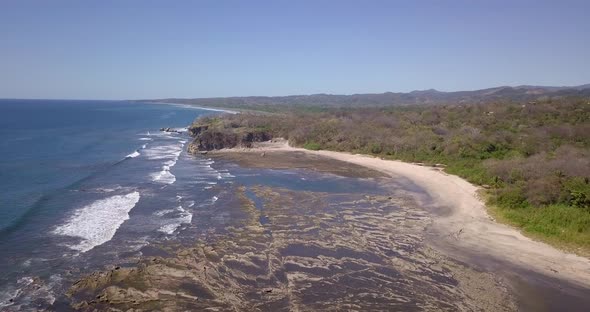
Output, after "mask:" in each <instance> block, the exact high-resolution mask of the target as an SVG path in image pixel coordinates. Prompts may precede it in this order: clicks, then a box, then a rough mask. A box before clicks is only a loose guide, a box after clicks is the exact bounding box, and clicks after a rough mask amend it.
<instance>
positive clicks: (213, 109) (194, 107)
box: [136, 101, 240, 114]
mask: <svg viewBox="0 0 590 312" xmlns="http://www.w3.org/2000/svg"><path fill="white" fill-rule="evenodd" d="M136 102H138V103H145V104H159V105H172V106H177V107H184V108H192V109H201V110H207V111H212V112H222V113H227V114H239V113H240V112H239V111H236V110H229V109H223V108H210V107H202V106H197V105H191V104H186V103H168V102H142V101H136Z"/></svg>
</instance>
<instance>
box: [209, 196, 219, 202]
mask: <svg viewBox="0 0 590 312" xmlns="http://www.w3.org/2000/svg"><path fill="white" fill-rule="evenodd" d="M218 199H219V197H217V196H213V198H211V202H212V203H214V202H216V201H217V200H218Z"/></svg>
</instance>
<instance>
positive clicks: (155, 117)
mask: <svg viewBox="0 0 590 312" xmlns="http://www.w3.org/2000/svg"><path fill="white" fill-rule="evenodd" d="M203 113H206V111H197V110H195V109H188V108H183V107H174V106H168V105H146V104H139V103H131V102H106V101H55V100H51V101H46V100H43V101H41V100H0V151H1V152H2V158H1V159H0V187H1V189H2V197H0V207H2V208H1V209H0V231H4V232H5V231H6V230H7V229H9V228H13V227H15V226H18V225H19V223H21V222H26V216H27V214H28V213H29V212H30V210H31V209H35V206H36V204H37V203H39V201H41V200H43V198H44V197H47V196H50V195H51V194H52V193H53V192H56V191H57V192H59V191H60V190H61V189H63V188H64V187H67V186H69V185H71V184H73V183H75V182H77V181H80V180H82V179H84V178H87V177H89V176H92V175H93V174H94V173H97V172H101V171H104V170H106V169H107V168H109V167H110V166H113V165H114V164H116V163H118V162H120V161H121V160H123V159H125V156H126V155H128V154H130V153H132V152H133V151H134V150H135V149H137V148H140V147H141V146H142V141H138V134H140V133H147V131H152V132H153V131H157V129H158V127H159V126H162V127H184V126H187V125H188V124H190V122H191V121H192V120H193V119H194V118H195V117H196V116H198V115H200V114H203Z"/></svg>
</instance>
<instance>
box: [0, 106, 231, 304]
mask: <svg viewBox="0 0 590 312" xmlns="http://www.w3.org/2000/svg"><path fill="white" fill-rule="evenodd" d="M212 113H216V112H214V111H208V110H202V109H195V108H192V107H187V106H174V105H161V104H146V103H135V102H125V101H69V100H68V101H58V100H0V152H1V154H2V158H0V189H1V190H2V192H1V195H0V251H1V252H0V273H1V274H0V304H1V303H2V302H4V303H8V302H9V301H10V298H13V297H15V295H18V294H19V292H20V291H21V290H22V288H23V287H26V285H27V283H30V282H31V281H32V280H33V279H35V278H40V279H44V280H45V281H46V282H45V284H46V285H48V286H47V291H46V294H40V293H37V294H35V295H36V296H40V297H43V295H46V296H49V297H51V296H53V295H52V292H53V291H52V290H51V288H52V283H53V284H55V285H57V284H61V283H60V280H62V279H63V274H64V272H66V271H72V270H79V269H83V268H85V267H88V268H91V267H92V263H93V261H94V262H95V263H96V265H100V263H104V262H106V261H108V260H111V261H116V259H117V258H118V257H119V256H120V254H121V253H123V252H131V251H133V250H137V249H139V248H141V247H142V246H145V245H146V244H148V243H149V242H150V239H162V238H167V237H170V236H172V235H174V233H175V232H177V231H179V230H180V228H181V227H182V226H183V225H186V224H189V223H190V222H191V219H192V214H191V213H190V212H189V210H190V209H191V207H193V206H194V205H203V204H207V203H212V202H213V201H214V200H215V195H214V194H211V193H210V192H207V190H208V188H210V186H211V185H215V184H217V183H219V182H220V180H223V179H224V178H228V177H229V174H228V173H227V172H218V171H216V170H215V169H212V168H211V166H210V164H211V161H210V160H208V159H207V158H200V159H197V158H194V157H190V156H189V155H186V153H185V154H183V151H184V150H185V146H186V143H187V142H188V140H190V138H189V137H188V136H187V135H186V133H167V132H160V131H159V129H160V128H161V127H172V128H178V129H179V130H181V131H182V130H184V129H183V128H185V127H187V126H188V125H189V124H190V123H191V122H192V121H193V120H194V119H195V118H197V117H199V116H203V115H207V114H212ZM187 162H188V163H190V164H187ZM180 163H182V164H180ZM187 165H188V168H190V171H189V172H185V173H184V175H183V178H185V179H188V178H192V179H191V181H189V182H187V181H181V182H183V183H175V182H177V180H178V179H179V177H178V176H177V173H176V170H178V168H179V167H182V166H184V167H187ZM187 183H188V184H192V185H198V187H197V188H194V190H195V191H194V192H190V194H186V195H184V196H183V195H180V194H181V193H182V190H181V189H182V188H183V187H186V186H187V185H188V184H187ZM177 185H178V187H177ZM97 256H98V257H97ZM42 299H43V298H35V300H42ZM49 300H51V298H49Z"/></svg>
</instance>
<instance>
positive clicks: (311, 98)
mask: <svg viewBox="0 0 590 312" xmlns="http://www.w3.org/2000/svg"><path fill="white" fill-rule="evenodd" d="M563 97H590V84H585V85H580V86H573V87H553V86H529V85H522V86H516V87H509V86H502V87H496V88H489V89H481V90H473V91H453V92H444V91H438V90H434V89H429V90H416V91H412V92H407V93H403V92H385V93H373V94H352V95H335V94H312V95H290V96H245V97H218V98H166V99H149V100H140V101H142V102H161V103H179V104H191V105H197V106H204V107H223V108H243V109H256V108H259V107H267V108H268V107H269V106H271V107H272V106H276V105H278V106H291V105H297V106H330V107H349V106H390V105H412V104H461V103H465V104H467V103H488V102H494V101H512V102H522V101H537V100H547V99H555V98H563Z"/></svg>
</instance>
